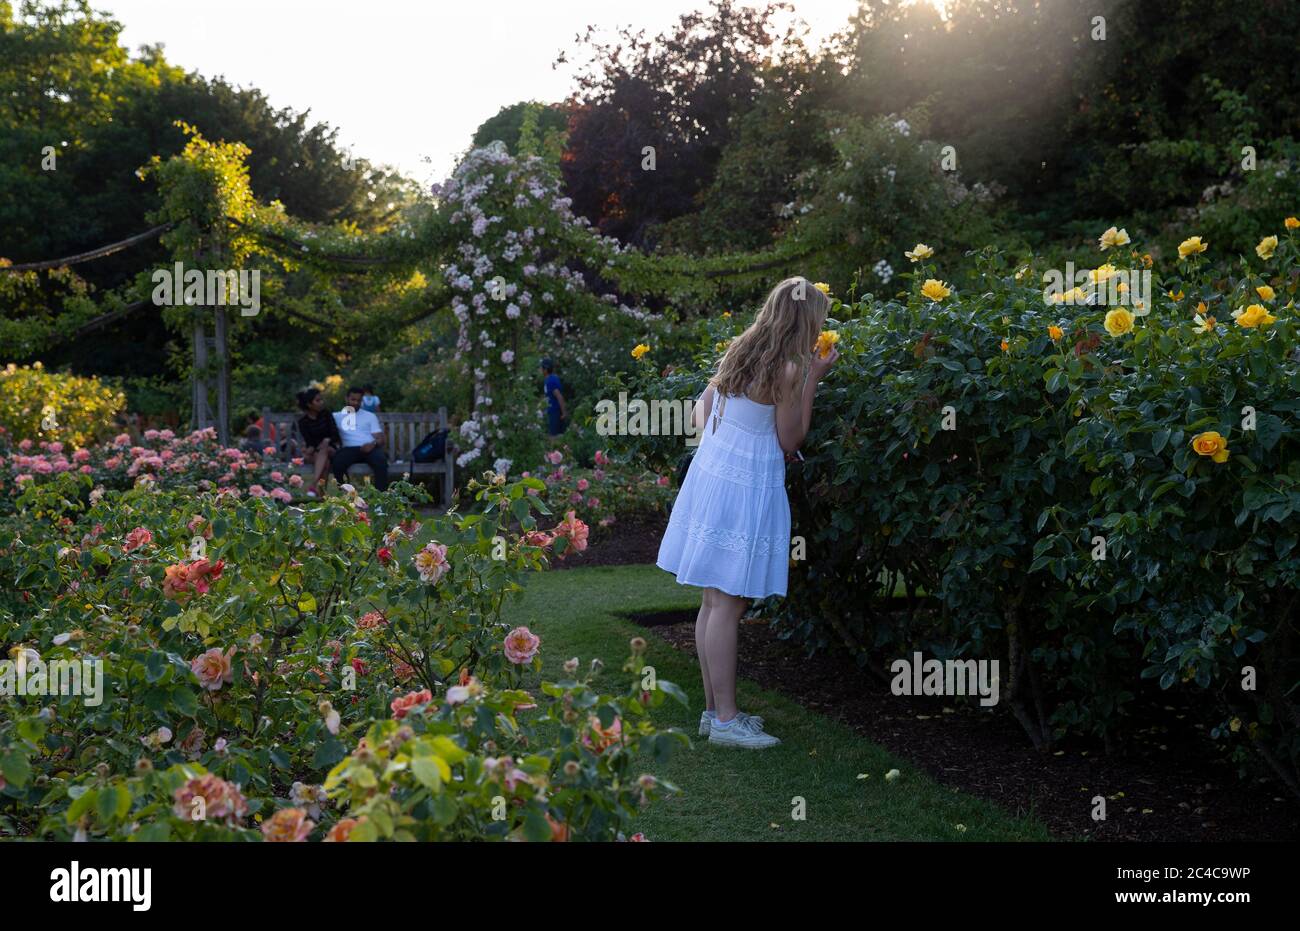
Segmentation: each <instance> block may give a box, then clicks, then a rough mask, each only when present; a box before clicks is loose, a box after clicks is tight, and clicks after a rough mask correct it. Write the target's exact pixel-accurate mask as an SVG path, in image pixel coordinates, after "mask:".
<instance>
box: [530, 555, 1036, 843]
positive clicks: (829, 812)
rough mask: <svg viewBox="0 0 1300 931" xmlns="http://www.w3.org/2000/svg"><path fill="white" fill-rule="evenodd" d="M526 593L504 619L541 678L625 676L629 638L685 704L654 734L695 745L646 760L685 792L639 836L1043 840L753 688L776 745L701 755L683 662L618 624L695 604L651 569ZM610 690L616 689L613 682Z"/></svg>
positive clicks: (747, 689) (560, 579) (750, 704)
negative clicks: (531, 643) (800, 812)
mask: <svg viewBox="0 0 1300 931" xmlns="http://www.w3.org/2000/svg"><path fill="white" fill-rule="evenodd" d="M527 586H528V587H527V592H526V594H525V595H524V597H523V599H521V600H520V601H518V602H515V603H514V604H512V605H511V606H510V607H509V609H508V615H507V617H508V619H509V620H510V621H511V622H512V623H514V624H526V625H527V626H528V627H529V628H531V629H532V631H533V632H534V633H536V634H538V635H539V636H540V637H541V638H542V656H543V657H544V668H543V670H542V677H543V678H547V679H557V678H560V677H561V669H560V667H561V665H562V664H563V662H564V661H565V660H566V659H568V658H569V657H571V656H578V657H580V658H581V660H582V662H583V666H584V668H585V667H586V665H587V664H588V663H589V662H590V660H591V658H592V657H595V656H599V657H600V658H601V659H603V660H604V661H605V664H606V668H605V670H604V671H603V672H602V673H601V675H602V676H607V677H622V676H625V675H626V673H623V672H621V671H620V668H619V667H620V666H621V665H622V662H623V660H624V659H625V658H626V657H627V655H628V640H629V639H630V638H631V637H633V636H636V635H638V634H639V635H641V636H643V637H645V638H646V639H647V640H648V641H649V643H650V649H649V659H648V662H649V663H650V665H653V666H654V667H655V670H656V672H657V674H658V676H659V677H660V678H662V679H668V680H669V681H672V682H675V683H677V684H678V685H680V686H681V687H682V688H683V689H685V691H686V693H687V695H689V696H690V699H691V707H690V708H689V709H687V708H682V707H681V706H680V705H679V704H677V703H676V702H673V701H669V702H667V703H665V704H664V705H663V706H661V708H660V709H659V711H658V712H657V719H656V722H657V723H658V724H659V725H660V726H661V727H675V728H678V729H680V730H683V731H685V732H686V733H687V734H689V735H690V736H691V740H692V743H693V746H692V747H691V748H690V749H683V750H682V751H680V752H679V753H677V754H676V755H675V756H674V757H673V758H672V759H671V760H670V761H669V762H668V763H667V764H661V765H655V764H653V762H651V761H650V760H647V766H646V769H647V771H649V772H653V773H655V774H656V775H658V776H660V777H661V778H664V779H667V780H669V781H671V782H674V783H676V784H677V785H678V786H679V787H680V788H681V789H682V793H681V794H680V795H679V796H676V797H674V798H670V799H667V800H664V801H661V802H657V803H655V804H654V805H653V806H652V807H651V808H650V809H649V810H648V811H646V812H645V813H644V814H643V815H642V816H641V817H640V819H639V825H638V827H639V829H640V830H642V831H644V832H645V834H646V836H647V837H648V838H649V839H650V840H652V841H665V840H678V841H690V840H699V841H704V840H708V841H755V840H797V841H918V840H929V841H935V840H939V841H956V840H967V841H1008V840H1049V839H1050V837H1049V836H1048V834H1047V831H1046V829H1045V828H1044V827H1043V825H1042V824H1040V823H1039V822H1038V821H1036V820H1034V819H1030V818H1017V817H1013V816H1011V815H1009V814H1007V813H1006V812H1004V811H1002V810H1001V809H999V808H998V807H996V806H995V805H993V804H990V803H988V802H985V801H982V800H980V799H976V798H973V797H971V796H968V795H965V794H962V793H959V792H957V791H955V790H952V789H947V788H944V787H942V786H940V785H938V784H937V783H935V782H933V781H932V780H930V779H929V778H927V777H926V776H925V775H923V774H922V773H921V772H919V771H917V770H915V769H913V768H911V767H910V766H909V765H908V764H907V763H906V762H905V761H903V760H900V759H897V758H895V757H893V756H891V755H890V754H889V753H887V752H885V751H884V750H883V749H881V748H880V747H878V746H876V745H874V744H872V743H870V742H868V741H866V740H864V739H862V738H861V737H858V736H856V735H855V734H853V733H852V732H851V731H850V730H848V729H847V728H845V727H843V726H841V725H839V724H837V723H835V722H833V721H831V720H829V719H827V718H825V717H823V716H821V715H818V714H814V713H812V712H809V711H805V710H804V709H803V708H801V707H799V705H797V704H795V703H794V702H793V701H791V700H789V699H787V698H784V697H782V696H780V695H777V694H775V693H772V692H767V691H764V690H763V689H760V688H759V687H758V686H756V685H754V684H753V683H751V682H745V681H742V682H741V684H740V706H741V707H742V708H744V709H745V710H746V711H749V712H751V713H754V714H761V715H762V716H763V717H764V718H765V719H766V720H767V722H768V723H767V725H766V726H767V729H768V730H769V731H770V732H772V733H774V734H776V735H777V736H778V737H780V738H781V739H782V740H783V741H784V743H783V744H782V745H781V746H780V747H777V748H775V749H772V750H764V751H746V750H734V749H723V748H719V747H711V746H709V744H708V743H707V741H706V740H704V739H701V738H699V737H697V736H696V728H697V727H698V723H699V716H700V711H701V710H703V708H704V697H703V688H702V686H701V683H700V678H699V670H698V667H697V666H696V664H695V660H694V657H692V656H689V655H687V654H683V653H680V652H678V651H676V650H674V649H673V648H672V647H670V646H668V644H667V643H666V642H665V641H664V640H663V639H662V638H660V637H658V636H656V635H655V633H654V631H653V630H647V629H645V628H642V627H639V626H638V625H636V624H634V623H633V622H631V621H629V620H627V619H625V618H624V617H622V616H621V615H622V614H624V613H627V612H641V613H647V612H656V611H671V610H681V609H683V608H694V607H698V605H699V594H698V592H697V590H695V589H691V588H685V587H683V586H679V585H678V584H677V583H676V581H675V580H674V579H673V578H672V577H671V576H669V575H668V574H667V573H665V572H663V571H661V570H659V569H657V568H655V567H654V566H618V567H593V568H587V569H574V570H570V571H564V572H547V573H544V574H542V575H540V576H536V577H533V578H530V579H529V581H528V583H527ZM610 682H611V684H610V689H611V690H613V689H614V688H615V683H619V682H621V680H619V679H614V678H611V680H610ZM529 684H530V685H535V684H536V683H529ZM621 689H622V686H621V684H620V685H618V690H620V691H621ZM894 768H897V769H899V770H901V773H902V774H901V776H900V778H898V779H897V780H896V781H894V782H892V783H887V782H886V781H885V778H884V776H885V773H886V772H888V771H889V770H890V769H894ZM860 774H866V778H863V779H860V778H858V777H859V775H860ZM796 797H801V798H803V799H804V800H805V811H806V820H802V821H799V820H795V819H794V818H793V817H792V814H793V812H794V810H795V799H796ZM957 825H965V828H966V830H965V831H964V832H963V831H961V830H959V829H958V827H957Z"/></svg>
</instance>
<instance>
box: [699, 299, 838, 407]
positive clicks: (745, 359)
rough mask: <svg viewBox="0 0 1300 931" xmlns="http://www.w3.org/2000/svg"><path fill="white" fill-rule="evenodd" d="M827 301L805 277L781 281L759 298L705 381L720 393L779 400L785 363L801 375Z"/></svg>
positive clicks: (822, 322) (828, 305) (773, 400)
mask: <svg viewBox="0 0 1300 931" xmlns="http://www.w3.org/2000/svg"><path fill="white" fill-rule="evenodd" d="M830 307H831V302H830V299H829V298H828V297H827V296H826V295H825V294H823V293H822V292H821V290H820V289H818V288H815V287H813V285H812V284H811V283H810V282H809V281H808V279H807V278H803V277H799V276H796V277H794V278H787V279H785V281H782V282H781V283H780V284H778V285H777V286H776V287H775V288H773V289H772V292H771V293H770V294H768V296H767V300H766V301H764V302H763V309H762V310H760V311H759V312H758V316H756V317H755V318H754V322H753V323H751V324H750V325H749V328H748V329H746V330H745V332H744V333H741V334H740V335H739V336H737V337H736V338H735V339H733V340H732V341H731V345H730V346H728V347H727V351H726V352H725V353H724V354H723V356H722V360H721V361H720V362H719V363H718V372H717V374H716V375H714V376H713V378H711V379H710V380H709V384H711V385H713V386H714V388H715V389H716V390H717V391H718V393H719V394H721V395H723V396H724V397H725V396H727V395H739V394H743V395H748V396H749V397H750V398H754V397H755V396H757V397H758V398H763V399H765V401H767V400H770V402H771V403H772V404H780V403H781V400H782V397H781V395H782V393H783V391H782V387H783V384H784V382H785V369H786V363H788V362H794V363H795V364H796V365H797V366H798V367H799V369H800V371H802V372H803V373H804V374H805V375H806V374H807V372H808V363H809V360H810V359H811V358H812V348H813V344H814V343H816V342H817V336H818V334H819V333H821V329H822V324H824V323H825V322H826V314H827V312H828V311H829V310H830Z"/></svg>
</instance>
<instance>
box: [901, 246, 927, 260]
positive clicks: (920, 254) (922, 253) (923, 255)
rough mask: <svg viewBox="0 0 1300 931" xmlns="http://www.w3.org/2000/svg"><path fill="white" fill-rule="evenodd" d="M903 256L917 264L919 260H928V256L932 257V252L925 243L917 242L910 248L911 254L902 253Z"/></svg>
mask: <svg viewBox="0 0 1300 931" xmlns="http://www.w3.org/2000/svg"><path fill="white" fill-rule="evenodd" d="M903 255H905V256H907V257H908V258H909V259H911V260H912V261H913V262H919V261H921V259H928V258H929V257H930V256H932V255H934V250H933V249H931V248H930V247H929V246H927V245H926V244H925V243H923V242H918V243H917V244H916V245H915V246H913V247H912V251H911V252H904V253H903Z"/></svg>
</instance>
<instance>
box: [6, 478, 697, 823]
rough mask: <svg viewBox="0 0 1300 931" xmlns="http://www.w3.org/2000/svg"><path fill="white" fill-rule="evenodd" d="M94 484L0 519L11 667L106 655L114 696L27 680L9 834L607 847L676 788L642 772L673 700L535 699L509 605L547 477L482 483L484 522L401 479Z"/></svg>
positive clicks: (558, 694) (594, 680) (30, 497)
mask: <svg viewBox="0 0 1300 931" xmlns="http://www.w3.org/2000/svg"><path fill="white" fill-rule="evenodd" d="M90 484H91V483H90V479H89V478H88V477H85V476H81V475H77V474H64V475H61V476H59V477H57V478H55V479H52V480H50V481H47V482H42V483H33V484H30V485H29V486H28V487H26V488H25V489H24V491H23V492H22V494H21V496H20V497H19V499H18V502H17V503H18V508H19V510H18V511H17V512H16V513H15V514H13V515H11V516H9V517H6V518H0V590H3V591H4V592H5V593H6V595H5V596H4V597H5V600H4V601H3V602H0V642H3V643H4V644H5V645H6V648H7V649H6V655H7V657H8V659H6V660H5V662H6V663H10V661H14V662H16V661H17V660H18V659H19V658H20V657H21V658H23V660H24V662H26V663H27V664H28V667H29V668H30V667H31V666H32V664H34V663H36V662H37V661H40V662H42V663H46V664H52V663H53V662H55V661H58V660H69V661H73V662H78V661H81V660H95V659H99V660H102V661H103V688H102V701H99V702H96V701H93V700H86V696H85V695H83V694H62V693H60V694H50V695H41V694H28V695H27V696H26V697H23V696H21V695H15V694H13V692H14V688H13V677H12V667H11V668H10V670H9V674H10V681H9V682H8V686H9V689H8V691H9V693H10V694H9V695H8V696H7V697H6V698H5V701H6V704H7V705H8V706H9V707H10V708H12V709H13V710H12V712H11V713H7V714H6V715H5V716H4V717H3V719H0V795H3V796H4V797H6V798H8V799H10V800H12V801H13V802H14V803H16V807H9V806H6V814H5V815H4V816H3V817H0V833H5V834H17V835H20V836H41V837H46V838H73V837H78V838H86V837H102V838H112V839H119V840H120V839H128V838H134V839H155V840H157V839H194V840H209V839H211V840H233V839H240V838H243V837H248V838H257V837H259V836H264V837H266V839H270V840H283V839H303V838H305V837H308V836H312V837H320V836H322V835H328V836H329V838H330V839H344V838H346V837H347V836H348V835H349V834H354V835H355V836H356V837H357V838H358V839H369V838H394V839H412V838H421V839H446V838H468V837H487V838H499V839H505V838H514V837H524V838H528V839H551V838H552V837H555V838H558V839H614V838H615V837H616V836H617V835H618V834H619V833H620V831H623V832H624V833H626V831H624V829H625V828H626V827H627V825H628V819H629V817H630V816H631V815H632V814H633V813H634V812H635V811H636V809H637V807H638V806H639V805H641V804H643V803H645V802H646V801H647V800H648V799H649V798H651V797H653V796H654V795H656V794H658V793H659V792H660V791H663V790H664V787H663V786H661V785H660V784H659V783H657V781H656V780H654V779H653V778H651V777H642V778H640V779H637V778H636V774H635V773H633V772H632V771H631V767H632V766H633V765H634V760H635V759H636V757H637V755H638V753H639V752H640V748H641V747H643V746H644V747H645V748H647V749H651V750H653V751H654V752H656V753H658V754H662V753H665V752H667V751H668V749H669V748H670V746H671V745H672V744H673V743H674V742H676V740H677V739H678V738H677V737H676V736H674V735H659V734H657V733H656V731H655V729H654V728H653V726H652V725H651V724H650V723H649V720H648V717H647V712H648V710H649V709H651V708H653V707H655V706H656V705H658V704H660V703H662V701H664V700H665V695H667V694H675V695H680V693H679V692H678V691H677V690H676V689H675V687H673V686H672V684H671V683H664V682H662V681H660V682H659V683H658V686H659V688H657V689H653V690H651V691H649V692H646V691H643V690H642V683H641V680H640V678H639V675H638V677H637V679H636V681H635V683H633V684H632V685H631V686H629V687H628V688H627V689H625V690H623V689H620V688H614V689H613V690H612V691H610V690H608V689H606V688H605V687H604V686H603V685H602V682H603V680H601V679H600V678H599V677H598V675H597V672H598V667H596V666H593V668H592V669H591V670H590V671H589V672H588V674H587V675H586V676H579V675H578V674H577V671H576V670H570V671H567V672H566V675H567V678H566V679H564V680H562V681H559V682H556V683H554V684H549V683H548V684H543V685H542V687H541V688H542V693H543V694H542V695H541V696H532V695H530V694H528V693H527V692H524V691H521V690H520V689H519V686H520V685H521V684H522V683H523V682H524V676H525V674H526V673H527V672H528V671H529V670H531V671H534V672H535V671H536V670H537V668H538V667H539V666H540V659H539V658H538V651H539V649H540V646H541V645H540V643H539V640H538V638H537V637H535V636H534V635H533V634H531V633H530V632H529V631H528V630H527V629H526V628H516V629H515V630H510V629H509V625H507V624H506V623H505V622H504V621H503V619H502V608H503V606H504V604H505V601H506V599H507V597H509V596H510V595H511V594H513V593H515V592H517V591H519V589H520V586H521V582H522V580H523V578H524V577H525V576H526V575H527V574H528V573H530V572H532V571H535V570H537V569H539V568H541V566H542V565H543V564H544V562H545V559H546V558H547V549H545V548H543V547H542V546H540V545H536V543H537V542H538V541H537V539H536V538H535V537H533V536H529V535H530V534H535V533H537V532H538V528H537V523H536V518H535V517H534V516H533V515H534V514H535V513H537V512H538V510H539V508H538V505H537V503H536V501H535V499H534V498H533V497H532V496H530V495H529V494H528V491H530V490H533V491H536V490H540V487H541V486H542V483H541V482H540V481H537V480H532V481H524V482H519V483H515V484H512V485H507V484H506V483H505V482H504V480H500V479H494V480H493V481H492V482H491V483H490V484H486V485H481V484H478V483H471V485H470V486H469V491H470V492H471V493H472V494H474V495H475V496H476V497H477V501H478V504H479V505H480V507H479V510H478V512H477V513H475V514H473V515H470V516H463V517H462V516H457V515H455V514H452V515H449V516H448V517H445V518H440V519H438V520H436V521H431V522H429V523H428V524H427V525H425V526H423V527H422V526H421V524H420V523H419V522H418V521H417V520H416V518H415V515H414V512H413V510H412V508H413V504H414V503H416V501H417V500H418V499H419V497H420V493H419V492H418V489H414V488H413V487H412V486H409V485H405V484H400V483H399V484H398V485H395V486H393V488H391V489H390V490H389V491H388V492H386V493H378V492H375V491H373V490H369V491H367V493H366V494H365V496H362V495H361V494H358V493H355V492H353V493H349V494H346V495H344V496H339V497H333V498H329V499H327V500H325V501H322V502H317V503H313V504H311V505H309V506H307V507H303V508H300V507H293V506H286V505H282V504H281V503H279V502H277V501H275V500H274V499H269V498H252V497H247V496H241V495H240V494H239V493H238V492H237V491H227V492H225V493H222V494H198V493H195V492H193V491H192V490H191V491H183V492H168V491H160V490H157V489H150V488H142V489H133V490H130V491H127V492H124V493H116V492H110V493H108V494H105V495H103V496H102V497H97V498H96V499H95V500H93V501H90V500H89V499H88V495H89V492H90ZM512 527H518V528H519V531H512V529H511V528H512ZM583 532H585V528H583V527H582V526H581V525H580V524H577V523H576V522H573V521H565V522H562V523H561V524H560V525H558V526H557V527H556V528H555V530H553V531H552V532H551V533H549V534H546V536H547V537H548V540H547V547H549V548H550V550H551V551H558V552H563V550H564V548H565V547H566V545H567V544H568V543H569V542H570V541H571V540H572V539H573V538H575V537H576V536H578V535H579V534H580V533H583ZM551 537H555V538H558V539H562V540H563V541H564V542H563V543H561V542H558V539H557V540H556V541H555V542H552V540H551V539H549V538H551ZM8 593H12V594H8ZM636 652H637V649H636V648H635V647H634V653H636ZM634 659H635V658H634ZM641 665H642V664H641V663H640V662H638V661H629V670H631V671H632V672H636V673H638V674H639V670H640V668H641ZM631 678H632V677H631V676H629V680H630V679H631ZM2 681H4V680H3V679H0V682H2ZM86 681H89V680H83V683H84V682H86ZM82 690H83V692H84V691H86V688H85V686H84V685H83V689H82ZM399 768H400V769H401V770H402V771H401V772H398V769H399ZM381 785H382V787H383V791H382V792H379V791H378V787H379V786H381ZM667 788H668V790H671V787H667ZM259 823H260V832H259V830H258V825H259ZM543 827H544V828H546V830H545V831H543V830H542V828H543Z"/></svg>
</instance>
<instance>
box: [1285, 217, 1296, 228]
mask: <svg viewBox="0 0 1300 931" xmlns="http://www.w3.org/2000/svg"><path fill="white" fill-rule="evenodd" d="M1285 222H1286V228H1287V229H1289V230H1293V229H1296V228H1297V227H1300V220H1297V219H1296V218H1295V217H1287V218H1286V221H1285Z"/></svg>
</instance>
